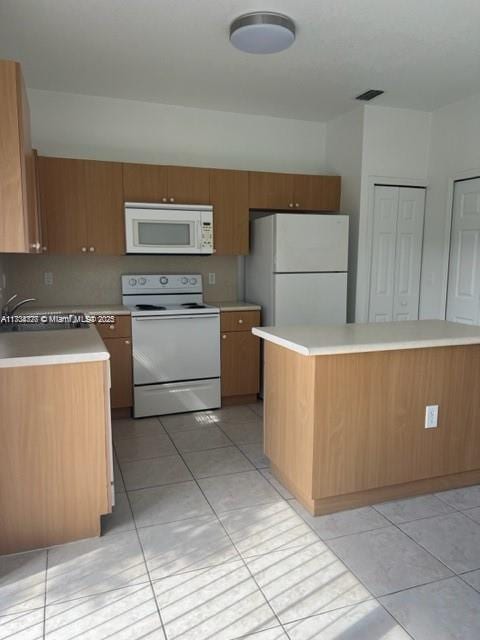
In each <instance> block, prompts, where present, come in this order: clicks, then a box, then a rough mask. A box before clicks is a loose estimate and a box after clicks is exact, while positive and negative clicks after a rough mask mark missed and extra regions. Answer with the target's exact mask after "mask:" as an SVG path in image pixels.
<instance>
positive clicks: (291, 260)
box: [273, 213, 348, 273]
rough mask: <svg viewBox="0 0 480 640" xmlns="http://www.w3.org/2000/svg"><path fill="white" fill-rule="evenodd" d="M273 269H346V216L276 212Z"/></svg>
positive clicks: (291, 270) (302, 270) (290, 270)
mask: <svg viewBox="0 0 480 640" xmlns="http://www.w3.org/2000/svg"><path fill="white" fill-rule="evenodd" d="M275 224H276V243H275V245H276V246H275V265H274V269H273V270H274V271H276V272H281V273H288V272H308V271H324V272H325V271H327V272H328V271H347V270H348V216H343V215H324V214H316V215H315V214H301V213H300V214H299V213H295V214H277V215H276V216H275Z"/></svg>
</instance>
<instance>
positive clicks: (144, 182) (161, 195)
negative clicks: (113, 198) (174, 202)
mask: <svg viewBox="0 0 480 640" xmlns="http://www.w3.org/2000/svg"><path fill="white" fill-rule="evenodd" d="M123 195H124V199H125V202H167V198H168V167H164V166H162V165H156V164H131V163H130V164H127V163H125V164H124V165H123Z"/></svg>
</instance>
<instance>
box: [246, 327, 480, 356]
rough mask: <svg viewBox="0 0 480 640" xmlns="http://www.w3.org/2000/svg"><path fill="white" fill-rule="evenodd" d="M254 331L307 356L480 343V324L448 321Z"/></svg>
mask: <svg viewBox="0 0 480 640" xmlns="http://www.w3.org/2000/svg"><path fill="white" fill-rule="evenodd" d="M252 332H253V333H254V334H255V335H256V336H258V337H260V338H263V339H264V340H268V341H269V342H273V343H275V344H278V345H280V346H281V347H285V348H286V349H290V350H291V351H296V352H297V353H301V354H302V355H305V356H322V355H334V354H341V353H365V352H368V351H396V350H399V349H421V348H425V347H450V346H458V345H468V344H480V327H477V326H472V325H466V324H459V323H456V322H447V321H445V320H409V321H406V322H384V323H383V322H382V323H372V324H359V323H353V324H342V325H339V324H335V325H333V324H332V325H292V326H285V327H254V328H253V329H252Z"/></svg>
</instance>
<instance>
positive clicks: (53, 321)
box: [0, 313, 90, 333]
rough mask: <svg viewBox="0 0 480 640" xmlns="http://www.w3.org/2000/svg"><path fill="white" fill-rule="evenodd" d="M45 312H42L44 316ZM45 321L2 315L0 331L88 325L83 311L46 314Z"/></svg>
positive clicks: (80, 327) (38, 329)
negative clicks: (26, 320) (66, 313)
mask: <svg viewBox="0 0 480 640" xmlns="http://www.w3.org/2000/svg"><path fill="white" fill-rule="evenodd" d="M44 315H45V314H42V316H44ZM45 319H47V322H41V317H40V316H38V318H36V320H37V321H36V322H22V321H21V320H18V318H17V317H12V316H4V318H3V319H2V321H1V322H0V333H21V332H24V331H65V330H66V329H88V327H89V326H90V325H89V323H88V322H86V321H85V316H84V314H83V313H76V314H68V315H64V314H51V317H50V316H49V315H48V314H47V315H46V318H45Z"/></svg>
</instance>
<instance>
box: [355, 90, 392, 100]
mask: <svg viewBox="0 0 480 640" xmlns="http://www.w3.org/2000/svg"><path fill="white" fill-rule="evenodd" d="M382 93H385V91H381V90H380V89H369V90H368V91H365V93H361V94H360V95H359V96H357V97H356V98H355V100H364V101H365V102H368V101H369V100H373V99H374V98H376V97H377V96H381V95H382Z"/></svg>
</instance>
